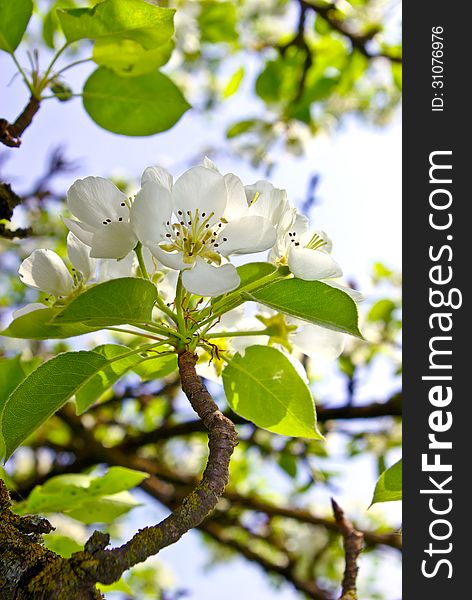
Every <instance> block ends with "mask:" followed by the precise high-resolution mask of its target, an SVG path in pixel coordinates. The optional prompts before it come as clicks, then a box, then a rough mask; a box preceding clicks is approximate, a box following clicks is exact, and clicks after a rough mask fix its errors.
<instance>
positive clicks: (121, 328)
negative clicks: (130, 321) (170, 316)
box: [104, 327, 168, 342]
mask: <svg viewBox="0 0 472 600" xmlns="http://www.w3.org/2000/svg"><path fill="white" fill-rule="evenodd" d="M104 329H108V331H116V332H118V333H129V334H130V335H136V336H140V337H145V338H149V339H150V340H157V341H159V342H167V341H168V340H163V339H162V338H158V337H156V336H154V335H150V334H149V333H143V332H142V331H133V330H132V329H125V328H124V327H104Z"/></svg>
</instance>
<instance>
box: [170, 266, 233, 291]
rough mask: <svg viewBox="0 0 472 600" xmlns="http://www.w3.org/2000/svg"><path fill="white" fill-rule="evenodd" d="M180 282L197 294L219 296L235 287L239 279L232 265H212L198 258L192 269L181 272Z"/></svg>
mask: <svg viewBox="0 0 472 600" xmlns="http://www.w3.org/2000/svg"><path fill="white" fill-rule="evenodd" d="M182 283H183V284H184V286H185V289H187V290H188V291H189V292H191V293H192V294H196V295H197V296H219V295H220V294H225V293H226V292H231V290H234V289H236V288H237V287H238V285H239V283H240V279H239V275H238V272H237V271H236V267H235V266H234V265H230V264H226V265H223V266H221V267H214V266H213V265H209V264H208V263H207V262H205V261H204V260H202V259H201V258H198V259H197V262H196V263H195V266H194V268H193V269H187V270H186V271H184V272H183V273H182Z"/></svg>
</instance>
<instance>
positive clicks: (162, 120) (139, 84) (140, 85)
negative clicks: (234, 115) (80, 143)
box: [83, 67, 190, 136]
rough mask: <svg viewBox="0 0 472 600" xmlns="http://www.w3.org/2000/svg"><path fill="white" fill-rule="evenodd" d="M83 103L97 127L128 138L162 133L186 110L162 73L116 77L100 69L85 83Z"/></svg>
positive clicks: (180, 94)
mask: <svg viewBox="0 0 472 600" xmlns="http://www.w3.org/2000/svg"><path fill="white" fill-rule="evenodd" d="M83 103H84V108H85V110H86V111H87V112H88V114H89V116H90V117H91V118H92V119H93V120H94V121H95V123H97V125H100V127H103V129H107V130H108V131H112V132H114V133H120V134H122V135H130V136H145V135H153V134H155V133H159V132H160V131H166V130H167V129H170V128H171V127H172V126H173V125H175V123H176V122H177V121H178V120H179V119H180V117H181V116H182V115H183V114H184V113H185V112H186V111H187V110H188V109H189V108H190V104H189V103H188V102H187V101H186V100H185V98H184V96H183V95H182V92H181V91H180V90H179V88H178V87H177V86H176V85H175V84H174V83H173V82H172V81H171V80H170V79H169V78H168V77H167V76H166V75H163V74H162V73H158V72H156V73H147V74H146V75H140V76H139V77H119V76H118V75H117V74H116V73H115V72H114V71H112V70H110V69H106V68H104V67H99V68H98V69H97V70H96V71H94V72H93V73H92V75H90V77H89V78H88V79H87V81H86V82H85V86H84V90H83Z"/></svg>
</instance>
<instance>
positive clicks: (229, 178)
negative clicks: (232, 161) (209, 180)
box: [224, 173, 248, 221]
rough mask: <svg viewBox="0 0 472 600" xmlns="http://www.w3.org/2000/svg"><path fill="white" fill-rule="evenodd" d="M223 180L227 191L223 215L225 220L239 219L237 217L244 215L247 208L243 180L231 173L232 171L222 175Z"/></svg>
mask: <svg viewBox="0 0 472 600" xmlns="http://www.w3.org/2000/svg"><path fill="white" fill-rule="evenodd" d="M224 180H225V184H226V191H227V193H228V201H227V203H226V208H225V214H224V217H225V219H226V220H227V221H231V220H232V219H239V217H242V216H244V215H245V214H246V213H247V210H248V206H247V200H246V193H245V191H244V185H243V182H242V181H241V180H240V179H239V177H237V176H236V175H233V173H227V174H226V175H225V176H224Z"/></svg>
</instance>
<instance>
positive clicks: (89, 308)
mask: <svg viewBox="0 0 472 600" xmlns="http://www.w3.org/2000/svg"><path fill="white" fill-rule="evenodd" d="M156 299H157V290H156V286H155V285H154V284H152V283H151V282H150V281H147V280H145V279H139V278H136V277H123V278H120V279H111V280H110V281H105V282H104V283H100V284H98V285H95V286H93V287H91V288H89V289H87V290H85V292H83V293H82V294H80V296H77V297H76V298H75V299H74V300H72V302H71V303H70V304H68V305H67V306H66V307H65V308H64V309H63V310H62V311H60V312H59V313H58V314H57V315H56V316H55V317H54V319H53V320H52V324H53V325H61V326H62V325H64V324H66V323H68V324H70V323H82V324H86V325H87V326H90V327H109V326H112V325H122V324H124V323H127V324H132V323H145V322H148V321H151V318H152V308H153V306H154V303H155V302H156Z"/></svg>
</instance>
